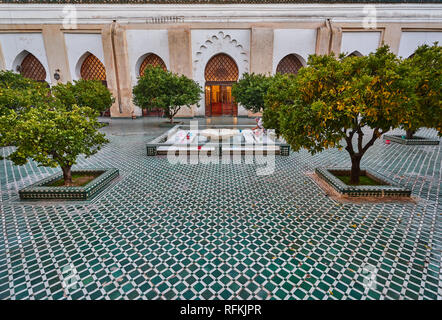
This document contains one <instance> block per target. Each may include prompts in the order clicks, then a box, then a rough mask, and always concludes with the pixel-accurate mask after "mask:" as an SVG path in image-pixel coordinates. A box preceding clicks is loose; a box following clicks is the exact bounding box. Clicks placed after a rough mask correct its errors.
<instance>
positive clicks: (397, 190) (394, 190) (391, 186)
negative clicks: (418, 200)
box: [315, 168, 411, 197]
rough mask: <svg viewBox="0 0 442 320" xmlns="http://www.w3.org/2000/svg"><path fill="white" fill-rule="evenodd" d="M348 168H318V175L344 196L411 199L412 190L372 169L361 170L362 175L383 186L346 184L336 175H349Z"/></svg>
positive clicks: (316, 170)
mask: <svg viewBox="0 0 442 320" xmlns="http://www.w3.org/2000/svg"><path fill="white" fill-rule="evenodd" d="M349 171H350V169H348V168H317V169H315V172H316V174H317V175H318V176H319V177H320V178H321V179H322V180H324V181H325V182H327V184H328V185H330V186H331V187H332V188H333V189H335V190H336V191H337V192H339V193H340V194H342V195H346V196H350V197H386V196H388V197H391V196H394V197H398V196H399V197H409V196H410V195H411V190H410V189H408V188H405V187H403V186H401V185H400V184H398V183H396V182H394V181H393V180H391V179H389V178H387V177H385V176H383V175H381V174H379V173H377V172H375V171H373V170H370V169H361V173H362V174H364V175H366V176H368V177H370V178H372V179H374V180H377V181H379V182H382V183H385V185H382V186H352V185H348V184H345V183H344V182H342V181H341V180H340V179H339V178H337V177H336V176H335V175H343V174H347V173H348V172H349Z"/></svg>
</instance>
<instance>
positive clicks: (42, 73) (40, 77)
mask: <svg viewBox="0 0 442 320" xmlns="http://www.w3.org/2000/svg"><path fill="white" fill-rule="evenodd" d="M12 70H13V71H14V72H18V73H20V74H22V75H23V76H24V77H27V78H30V79H33V80H37V81H46V80H47V74H48V73H47V70H46V68H45V67H44V66H43V64H42V63H41V61H40V60H38V58H37V57H36V56H35V55H34V54H32V53H31V52H29V51H28V50H22V51H21V52H20V53H19V54H18V55H17V56H16V57H15V59H14V61H13V63H12Z"/></svg>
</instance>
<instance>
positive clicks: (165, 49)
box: [126, 30, 170, 85]
mask: <svg viewBox="0 0 442 320" xmlns="http://www.w3.org/2000/svg"><path fill="white" fill-rule="evenodd" d="M126 39H127V51H128V54H129V65H130V75H131V79H132V84H133V85H135V84H136V83H137V77H138V76H139V70H140V65H141V63H142V62H143V60H144V57H145V56H146V55H147V54H148V53H154V54H156V55H157V56H159V57H160V58H161V59H163V61H164V63H165V64H166V67H167V69H168V70H169V69H170V65H169V40H168V37H167V30H127V31H126Z"/></svg>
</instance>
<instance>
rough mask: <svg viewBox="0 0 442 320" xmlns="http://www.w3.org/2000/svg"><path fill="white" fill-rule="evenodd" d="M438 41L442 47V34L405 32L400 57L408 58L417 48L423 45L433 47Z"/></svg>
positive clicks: (402, 36) (400, 46)
mask: <svg viewBox="0 0 442 320" xmlns="http://www.w3.org/2000/svg"><path fill="white" fill-rule="evenodd" d="M436 41H438V42H439V45H442V32H432V31H429V32H422V31H404V32H402V35H401V42H400V44H399V52H398V55H399V56H401V57H403V58H408V57H409V56H410V55H412V54H413V52H414V50H416V48H417V47H419V46H421V45H423V44H428V45H433V43H434V42H436Z"/></svg>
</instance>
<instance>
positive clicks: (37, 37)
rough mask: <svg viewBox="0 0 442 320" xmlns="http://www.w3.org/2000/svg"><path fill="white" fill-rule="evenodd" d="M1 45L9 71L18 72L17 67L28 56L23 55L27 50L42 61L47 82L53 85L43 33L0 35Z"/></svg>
mask: <svg viewBox="0 0 442 320" xmlns="http://www.w3.org/2000/svg"><path fill="white" fill-rule="evenodd" d="M0 43H1V47H2V50H3V56H4V60H5V67H6V69H7V70H12V71H14V72H16V67H17V65H20V64H21V62H22V61H23V59H24V58H25V56H26V54H23V51H24V50H26V51H28V52H29V53H32V54H33V55H34V56H35V57H36V58H37V59H38V60H39V61H40V63H41V64H42V65H43V67H44V68H45V70H46V82H48V83H51V77H50V73H49V67H48V60H47V57H46V51H45V46H44V42H43V36H42V34H41V33H0Z"/></svg>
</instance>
